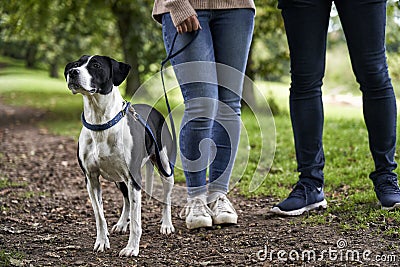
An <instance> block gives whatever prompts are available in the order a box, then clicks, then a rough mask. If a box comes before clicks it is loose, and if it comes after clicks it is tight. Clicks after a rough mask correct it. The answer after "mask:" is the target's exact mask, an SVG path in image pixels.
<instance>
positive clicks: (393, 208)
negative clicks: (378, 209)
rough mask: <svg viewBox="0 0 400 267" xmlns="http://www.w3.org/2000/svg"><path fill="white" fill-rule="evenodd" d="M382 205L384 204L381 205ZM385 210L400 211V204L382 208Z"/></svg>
mask: <svg viewBox="0 0 400 267" xmlns="http://www.w3.org/2000/svg"><path fill="white" fill-rule="evenodd" d="M381 205H382V203H381ZM382 209H383V210H396V209H400V203H395V204H394V205H393V206H391V207H384V206H382Z"/></svg>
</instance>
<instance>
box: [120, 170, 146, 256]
mask: <svg viewBox="0 0 400 267" xmlns="http://www.w3.org/2000/svg"><path fill="white" fill-rule="evenodd" d="M134 178H138V179H137V181H141V177H140V174H136V175H133V177H132V178H130V179H129V182H128V194H129V202H130V206H129V207H130V215H131V219H130V222H129V240H128V244H127V245H126V247H125V248H124V249H122V250H121V251H120V253H119V256H127V257H130V256H137V255H138V254H139V241H140V237H141V235H142V217H141V216H142V215H141V206H142V204H141V198H142V194H141V191H140V188H137V186H135V185H137V184H136V182H135V181H134Z"/></svg>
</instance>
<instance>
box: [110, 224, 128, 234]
mask: <svg viewBox="0 0 400 267" xmlns="http://www.w3.org/2000/svg"><path fill="white" fill-rule="evenodd" d="M128 226H129V222H126V223H117V224H116V225H114V226H113V228H112V229H111V232H112V233H121V234H125V233H126V232H128Z"/></svg>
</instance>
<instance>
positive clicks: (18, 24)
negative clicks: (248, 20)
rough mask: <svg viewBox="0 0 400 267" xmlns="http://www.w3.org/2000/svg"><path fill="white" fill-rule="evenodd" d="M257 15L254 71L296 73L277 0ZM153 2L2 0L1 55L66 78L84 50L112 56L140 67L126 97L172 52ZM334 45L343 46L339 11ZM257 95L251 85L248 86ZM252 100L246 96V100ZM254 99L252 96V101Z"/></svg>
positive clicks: (399, 21)
mask: <svg viewBox="0 0 400 267" xmlns="http://www.w3.org/2000/svg"><path fill="white" fill-rule="evenodd" d="M256 5H257V16H256V24H255V31H254V38H253V44H252V47H251V54H250V58H249V63H248V68H247V72H246V74H247V75H248V76H249V77H250V78H251V79H256V78H257V79H268V80H273V81H279V80H281V79H282V77H287V75H288V72H289V53H288V48H287V44H286V37H285V33H284V27H283V22H282V19H281V15H280V11H279V10H278V9H277V8H276V5H277V1H276V0H256ZM152 7H153V1H152V0H135V1H131V0H96V1H89V0H81V1H74V0H63V1H61V0H24V1H17V0H9V1H2V2H1V3H0V54H1V55H3V56H9V57H13V58H18V59H23V60H24V61H25V64H26V66H27V67H29V68H46V69H47V70H48V72H49V75H50V76H51V77H59V76H60V75H62V71H63V67H64V65H65V63H66V62H69V61H71V60H74V59H77V58H78V57H80V56H81V55H83V54H104V55H110V56H112V57H113V58H116V59H118V60H121V61H125V62H127V63H129V64H131V65H132V72H131V74H130V75H129V79H128V81H127V87H126V94H127V95H132V94H133V93H134V92H135V90H136V89H137V88H138V87H139V86H140V84H141V83H143V82H144V81H145V80H146V79H147V78H148V77H149V76H151V75H152V74H154V73H156V72H157V71H158V70H159V67H160V66H159V64H160V62H161V60H162V59H163V58H164V57H165V50H164V46H163V41H162V35H161V27H160V25H159V24H158V23H156V22H155V21H154V20H153V19H152V17H151V10H152ZM399 10H400V9H399V2H398V0H390V1H389V2H388V28H387V49H388V52H389V54H390V56H389V62H390V61H392V62H390V63H393V64H391V67H392V65H396V66H397V67H396V66H393V67H394V68H393V69H392V73H391V74H392V76H395V77H400V56H399V52H400V51H399V50H400V29H399V28H400V27H399V25H400V12H399ZM330 31H331V34H330V38H329V40H330V42H329V47H330V48H334V47H335V46H339V47H340V45H343V43H344V37H343V35H342V33H341V27H340V22H339V19H338V17H337V15H336V14H335V12H334V11H333V12H332V18H331V28H330ZM246 88H247V87H246ZM248 90H249V91H250V92H245V93H246V94H247V93H249V94H250V98H251V88H250V89H248ZM247 98H249V97H246V99H247ZM250 98H249V99H250Z"/></svg>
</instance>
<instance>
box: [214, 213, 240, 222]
mask: <svg viewBox="0 0 400 267" xmlns="http://www.w3.org/2000/svg"><path fill="white" fill-rule="evenodd" d="M237 219H238V216H237V215H236V216H220V217H219V218H214V217H213V223H214V224H237Z"/></svg>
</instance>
